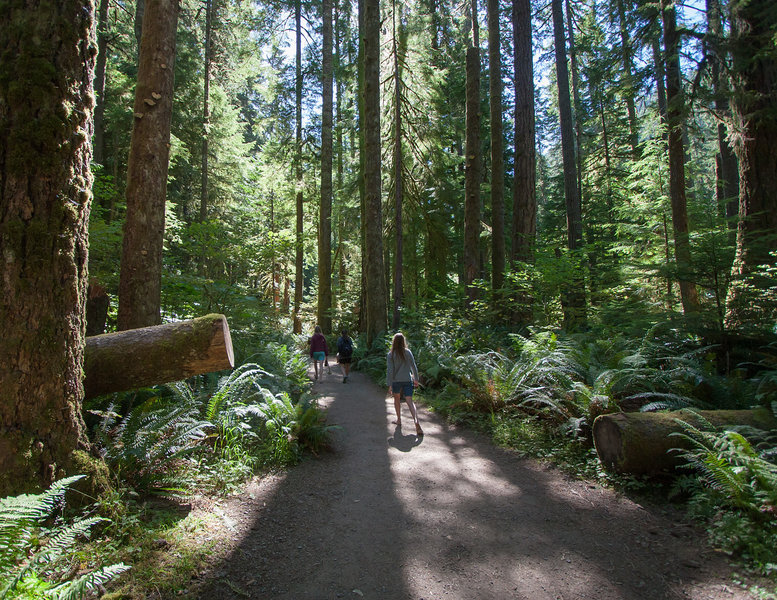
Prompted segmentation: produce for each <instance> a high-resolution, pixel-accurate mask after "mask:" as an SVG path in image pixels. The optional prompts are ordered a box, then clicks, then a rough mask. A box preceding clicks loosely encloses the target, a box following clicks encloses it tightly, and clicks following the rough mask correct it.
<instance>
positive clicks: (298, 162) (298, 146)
mask: <svg viewBox="0 0 777 600" xmlns="http://www.w3.org/2000/svg"><path fill="white" fill-rule="evenodd" d="M294 31H295V34H294V36H295V42H294V47H295V49H296V54H295V55H296V59H295V71H294V73H295V75H294V82H295V83H294V90H295V91H294V98H295V101H294V106H295V108H294V122H295V138H294V140H295V142H294V177H295V179H296V186H297V190H296V196H295V206H296V228H295V234H294V235H295V238H294V314H293V321H294V333H302V319H301V318H300V315H299V312H300V308H301V306H302V288H303V287H304V285H305V280H304V273H303V267H304V264H303V258H304V250H305V249H304V238H303V233H304V232H303V217H304V215H303V213H304V210H305V207H304V204H303V196H302V0H296V2H295V3H294Z"/></svg>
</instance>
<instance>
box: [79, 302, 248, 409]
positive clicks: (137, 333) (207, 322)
mask: <svg viewBox="0 0 777 600" xmlns="http://www.w3.org/2000/svg"><path fill="white" fill-rule="evenodd" d="M234 366H235V357H234V352H233V350H232V339H231V338H230V335H229V326H228V325H227V319H226V317H225V316H224V315H216V314H212V315H206V316H204V317H199V318H197V319H193V320H191V321H180V322H177V323H165V324H164V325H156V326H153V327H142V328H140V329H129V330H127V331H118V332H116V333H106V334H103V335H96V336H92V337H87V338H86V352H85V358H84V373H85V377H84V395H85V397H86V398H94V397H96V396H102V395H103V394H110V393H113V392H122V391H126V390H133V389H137V388H141V387H146V386H150V385H157V384H160V383H168V382H170V381H180V380H181V379H186V378H187V377H191V376H193V375H199V374H201V373H210V372H213V371H223V370H225V369H231V368H232V367H234Z"/></svg>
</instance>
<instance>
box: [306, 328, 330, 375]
mask: <svg viewBox="0 0 777 600" xmlns="http://www.w3.org/2000/svg"><path fill="white" fill-rule="evenodd" d="M308 343H309V344H310V358H312V359H313V371H314V372H315V377H314V380H317V379H318V363H321V375H322V376H323V375H324V362H325V361H326V357H327V354H329V348H328V347H327V345H326V338H325V337H324V334H323V333H321V326H320V325H316V329H315V333H314V334H313V337H312V338H310V340H309V341H308Z"/></svg>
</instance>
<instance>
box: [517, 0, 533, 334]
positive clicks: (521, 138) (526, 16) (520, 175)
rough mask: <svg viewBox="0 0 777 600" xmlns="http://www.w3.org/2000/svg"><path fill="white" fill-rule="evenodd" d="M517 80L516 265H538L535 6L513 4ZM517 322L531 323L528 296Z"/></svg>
mask: <svg viewBox="0 0 777 600" xmlns="http://www.w3.org/2000/svg"><path fill="white" fill-rule="evenodd" d="M512 18H513V48H514V54H515V56H514V60H513V76H514V79H515V137H514V148H515V164H514V171H513V234H512V252H511V259H512V260H513V262H517V261H521V262H525V263H532V262H534V240H535V238H536V235H537V189H536V188H537V183H536V182H537V174H536V160H535V159H536V141H535V138H536V134H535V122H534V56H533V52H532V31H531V23H532V22H531V2H530V1H529V0H513V14H512ZM514 306H515V308H514V310H513V320H514V321H515V322H517V323H526V324H528V323H531V320H532V308H531V307H532V300H531V297H530V295H529V293H528V292H525V293H524V292H519V293H518V296H517V297H516V298H514Z"/></svg>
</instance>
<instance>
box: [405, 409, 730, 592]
mask: <svg viewBox="0 0 777 600" xmlns="http://www.w3.org/2000/svg"><path fill="white" fill-rule="evenodd" d="M429 418H430V417H429V416H428V415H424V416H423V418H422V422H423V419H429ZM432 419H434V421H437V419H436V418H434V417H432ZM423 426H424V430H425V431H426V438H425V440H424V446H423V447H422V449H421V450H419V454H415V453H414V455H413V456H419V455H421V454H424V452H429V454H430V455H433V456H435V459H434V461H433V462H432V461H429V462H428V464H426V465H425V466H423V467H422V468H421V469H420V470H415V471H414V472H412V473H411V472H410V470H409V469H408V470H407V472H408V475H411V474H412V477H405V478H403V476H402V473H401V471H402V464H399V465H398V469H395V478H396V479H398V480H403V484H402V485H400V486H398V487H397V496H398V498H399V499H400V502H401V503H402V504H403V505H404V506H408V507H409V506H414V507H415V508H414V509H412V515H411V518H412V526H411V527H410V528H409V531H410V532H414V531H418V532H422V533H421V534H417V535H413V534H412V533H411V535H410V536H408V538H407V543H406V544H405V548H406V551H408V552H409V555H407V556H406V557H405V563H406V565H407V566H406V569H405V570H406V578H409V577H412V574H413V573H414V572H417V571H418V570H419V569H424V570H425V572H426V577H425V581H421V582H417V583H416V585H415V586H414V589H413V592H414V597H417V598H420V597H424V598H462V599H463V598H478V599H479V600H482V599H487V598H493V599H500V598H508V597H510V598H526V599H531V600H534V599H543V598H553V599H556V598H565V599H566V598H595V599H598V600H610V599H612V600H615V599H623V600H626V599H628V600H632V599H635V600H636V599H645V600H664V599H675V598H677V599H680V598H712V597H715V596H714V595H710V592H711V590H712V591H720V592H721V596H720V597H727V598H728V597H731V596H730V595H729V594H730V591H729V590H728V589H727V588H726V586H725V585H724V584H723V582H725V573H726V572H728V571H729V569H728V565H727V563H726V561H725V560H722V559H721V558H720V557H716V558H714V559H711V558H710V559H708V557H705V556H703V554H704V552H702V551H703V550H704V551H705V552H706V553H707V554H710V555H711V554H712V553H711V551H709V550H705V549H704V548H703V546H704V541H703V534H702V537H699V538H698V539H697V540H694V539H693V535H694V532H692V531H691V530H689V529H687V528H683V527H682V526H680V525H678V524H676V523H674V522H672V521H670V520H668V519H667V518H666V517H664V516H662V515H660V514H658V513H657V512H651V511H650V510H648V509H645V508H644V507H642V506H640V505H638V504H635V503H633V502H632V501H630V500H628V499H626V498H622V497H619V496H618V495H616V494H615V493H614V492H612V491H610V490H606V489H602V488H601V487H600V486H598V485H594V484H591V483H587V482H580V481H574V480H571V479H569V478H568V477H566V476H565V475H563V474H562V473H560V472H559V471H558V470H555V469H553V468H547V467H544V466H542V465H540V464H538V463H536V462H535V461H531V460H522V459H520V458H519V457H517V456H516V455H515V454H514V453H511V452H509V451H505V450H503V449H500V448H497V447H495V446H493V445H492V443H491V442H490V441H488V440H487V439H486V438H485V437H483V436H481V435H478V434H476V433H473V432H468V431H458V430H455V429H451V428H449V427H448V426H447V425H444V424H442V425H441V424H439V423H437V422H435V424H434V425H432V426H430V425H429V424H428V423H423ZM397 470H399V471H400V472H399V473H397ZM697 533H700V532H697ZM420 539H423V540H424V542H423V543H422V544H421V543H419V541H420ZM705 580H707V581H705ZM699 586H701V587H705V589H701V587H699Z"/></svg>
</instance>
